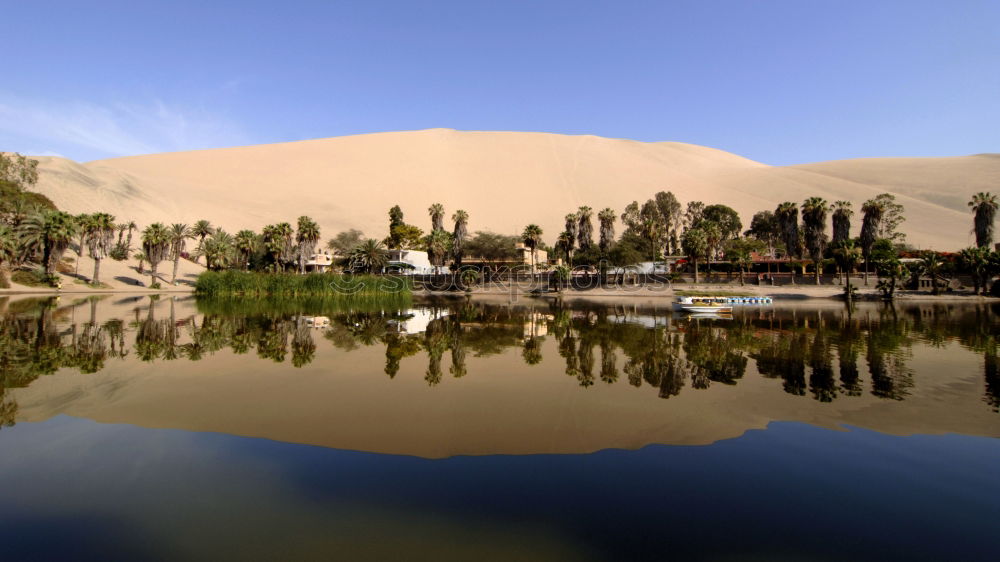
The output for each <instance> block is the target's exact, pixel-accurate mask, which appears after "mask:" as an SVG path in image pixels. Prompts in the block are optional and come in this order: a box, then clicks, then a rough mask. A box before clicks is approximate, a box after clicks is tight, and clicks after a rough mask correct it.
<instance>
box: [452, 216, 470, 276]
mask: <svg viewBox="0 0 1000 562" xmlns="http://www.w3.org/2000/svg"><path fill="white" fill-rule="evenodd" d="M451 220H452V221H454V222H455V230H454V232H453V233H452V239H451V255H452V258H453V259H454V260H455V267H461V266H462V258H463V257H464V256H465V250H464V246H465V239H466V238H468V236H469V213H466V212H465V211H463V210H461V209H459V210H457V211H455V214H454V215H452V216H451Z"/></svg>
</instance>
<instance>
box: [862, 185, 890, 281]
mask: <svg viewBox="0 0 1000 562" xmlns="http://www.w3.org/2000/svg"><path fill="white" fill-rule="evenodd" d="M861 213H862V214H863V218H862V219H861V236H860V237H858V242H859V243H860V244H861V255H862V256H864V258H865V285H867V284H868V263H869V262H870V261H871V255H872V247H873V246H874V245H875V241H876V240H878V231H879V226H880V223H881V222H882V215H883V214H884V213H885V205H884V203H883V202H882V201H881V200H879V199H878V198H875V199H869V200H868V201H865V204H864V205H862V206H861Z"/></svg>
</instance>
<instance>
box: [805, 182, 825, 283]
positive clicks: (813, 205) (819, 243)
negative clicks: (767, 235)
mask: <svg viewBox="0 0 1000 562" xmlns="http://www.w3.org/2000/svg"><path fill="white" fill-rule="evenodd" d="M828 210H829V207H828V206H827V202H826V200H825V199H823V198H822V197H810V198H809V199H806V200H805V202H804V203H802V225H803V231H804V233H805V246H806V248H807V249H808V250H809V258H810V259H812V261H813V267H814V268H815V269H816V284H817V285H819V276H820V273H822V270H823V252H824V251H826V242H827V236H826V213H827V211H828Z"/></svg>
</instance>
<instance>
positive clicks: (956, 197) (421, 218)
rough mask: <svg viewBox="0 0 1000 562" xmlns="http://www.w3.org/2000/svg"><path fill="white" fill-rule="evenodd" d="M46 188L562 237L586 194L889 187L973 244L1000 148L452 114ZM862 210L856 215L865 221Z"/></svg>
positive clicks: (229, 215) (761, 195) (127, 212)
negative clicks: (771, 155)
mask: <svg viewBox="0 0 1000 562" xmlns="http://www.w3.org/2000/svg"><path fill="white" fill-rule="evenodd" d="M39 160H41V166H40V170H41V174H40V180H39V185H38V190H39V191H41V192H42V193H45V194H46V195H48V196H49V197H51V198H52V199H53V200H54V201H55V202H56V203H57V204H58V205H59V206H60V207H62V208H65V209H67V210H69V211H71V212H74V213H78V212H91V211H95V210H104V211H108V212H111V213H113V214H115V215H116V216H117V217H118V218H119V220H124V219H132V220H135V221H136V222H138V223H139V224H141V225H145V224H149V223H151V222H155V221H162V222H188V223H191V222H193V221H195V220H198V219H202V218H205V219H208V220H210V221H212V223H213V224H216V225H220V226H222V227H223V228H226V229H227V230H230V231H236V230H238V229H241V228H252V229H260V228H261V227H262V226H264V225H265V224H268V223H272V222H278V221H289V222H293V223H294V221H295V219H296V217H298V216H299V215H303V214H305V215H309V216H311V217H313V218H314V219H316V220H317V221H318V222H319V224H320V226H321V228H322V229H323V234H324V236H325V237H326V236H331V235H333V234H334V233H336V232H337V231H339V230H342V229H347V228H360V229H362V230H363V231H364V232H365V233H366V234H368V235H370V236H377V237H382V236H384V235H385V234H386V230H387V227H386V223H387V218H386V212H387V210H388V209H389V207H391V206H392V205H394V204H399V205H400V206H401V207H402V208H403V211H404V212H405V213H406V219H407V222H411V223H414V224H417V225H418V226H421V227H422V228H424V229H425V230H426V229H427V228H428V227H429V219H428V217H427V211H426V210H427V207H428V206H430V204H432V203H435V202H440V203H442V204H444V205H445V207H446V209H447V211H448V214H449V216H450V214H451V212H453V211H454V210H456V209H460V208H461V209H465V210H467V211H468V212H469V214H470V216H471V219H470V225H469V226H470V230H495V231H498V232H508V233H514V232H519V231H520V230H521V229H522V228H523V227H524V225H525V224H528V223H532V222H534V223H538V224H539V225H541V226H542V228H543V229H544V231H545V238H546V241H548V242H550V243H551V242H552V241H553V240H554V239H555V237H556V236H557V235H558V233H559V231H560V230H562V218H563V216H564V215H565V214H566V213H567V212H570V211H573V210H575V209H576V208H577V207H579V206H580V205H589V206H591V207H593V208H594V209H595V210H598V209H601V208H603V207H608V206H610V207H612V208H614V209H616V210H619V211H620V210H621V209H622V208H623V207H624V206H625V205H627V204H628V203H629V202H631V201H633V200H640V201H642V200H645V199H648V198H649V197H651V196H652V195H653V194H654V193H655V192H657V191H660V190H670V191H673V192H674V193H675V194H676V195H677V196H678V198H679V199H680V200H681V201H682V202H686V201H690V200H701V201H704V202H706V203H725V204H727V205H730V206H732V207H733V208H735V209H736V210H737V211H739V212H740V214H741V215H742V217H743V222H744V224H745V225H746V224H748V223H749V221H750V217H751V216H752V215H753V213H754V212H756V211H759V210H762V209H773V208H774V207H775V206H777V205H778V204H779V203H781V202H782V201H786V200H790V201H796V202H799V201H802V200H803V199H805V198H807V197H810V196H820V197H824V198H826V199H827V200H829V201H831V202H832V201H834V200H839V199H847V200H850V201H852V202H854V203H855V207H856V208H859V207H860V205H861V203H862V202H863V201H865V200H866V199H869V198H871V197H873V196H874V195H877V194H878V193H882V192H886V191H888V192H892V193H895V194H896V195H897V196H898V197H899V200H900V202H902V203H903V204H904V205H905V206H906V217H907V220H906V223H905V224H904V225H903V230H904V231H905V232H906V234H907V236H908V241H909V242H911V243H912V244H915V245H917V246H920V247H927V248H934V249H938V250H954V249H958V248H961V247H964V246H968V245H969V244H970V243H971V241H972V237H971V235H970V227H971V223H972V221H971V217H970V215H969V213H968V210H967V208H966V207H965V202H966V201H968V199H969V197H970V196H971V194H972V193H975V192H978V191H985V190H989V189H993V190H996V189H997V188H998V186H1000V155H977V156H965V157H956V158H881V159H876V158H873V159H862V160H847V161H838V162H824V163H818V164H807V165H801V166H791V167H772V166H767V165H765V164H761V163H758V162H754V161H752V160H748V159H746V158H742V157H740V156H737V155H734V154H730V153H728V152H724V151H720V150H716V149H712V148H707V147H702V146H696V145H690V144H683V143H676V142H659V143H644V142H637V141H630V140H621V139H607V138H601V137H594V136H567V135H555V134H546V133H512V132H459V131H453V130H446V129H432V130H427V131H413V132H400V133H377V134H369V135H358V136H351V137H338V138H330V139H320V140H312V141H300V142H291V143H282V144H271V145H260V146H247V147H239V148H223V149H213V150H201V151H193V152H177V153H166V154H153V155H146V156H132V157H126V158H115V159H110V160H98V161H94V162H87V163H84V164H80V163H76V162H73V161H70V160H66V159H62V158H54V157H39ZM855 223H856V225H857V224H858V223H860V220H859V219H857V220H855Z"/></svg>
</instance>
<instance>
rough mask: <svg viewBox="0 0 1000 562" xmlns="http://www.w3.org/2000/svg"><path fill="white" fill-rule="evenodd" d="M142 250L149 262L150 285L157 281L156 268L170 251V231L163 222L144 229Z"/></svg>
mask: <svg viewBox="0 0 1000 562" xmlns="http://www.w3.org/2000/svg"><path fill="white" fill-rule="evenodd" d="M142 251H143V253H144V254H145V255H146V261H147V262H149V275H150V278H149V279H150V280H149V283H150V286H152V285H154V284H155V283H157V281H156V276H157V275H156V269H157V266H158V265H159V264H160V262H161V261H163V260H165V259H167V256H168V255H169V253H170V231H169V230H168V229H167V227H165V226H163V224H162V223H158V222H155V223H153V224H151V225H149V226H147V227H146V229H145V230H143V231H142Z"/></svg>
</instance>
